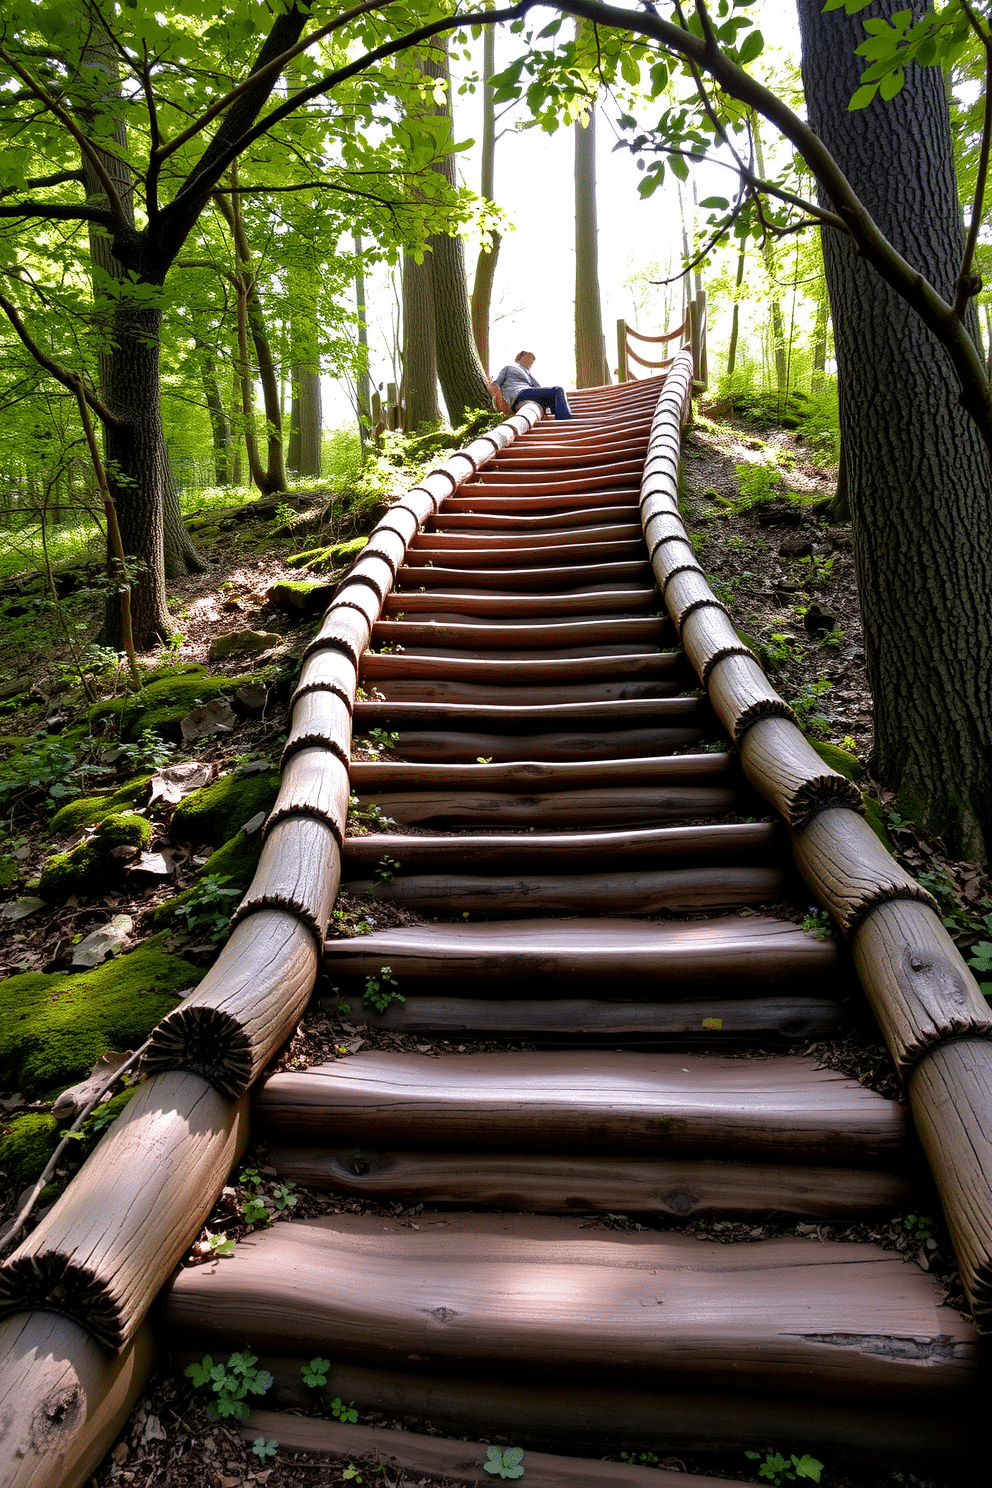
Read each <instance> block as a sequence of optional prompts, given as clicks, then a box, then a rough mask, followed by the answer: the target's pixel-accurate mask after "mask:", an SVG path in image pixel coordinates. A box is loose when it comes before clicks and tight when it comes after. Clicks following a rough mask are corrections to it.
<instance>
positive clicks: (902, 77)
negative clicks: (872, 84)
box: [878, 67, 906, 101]
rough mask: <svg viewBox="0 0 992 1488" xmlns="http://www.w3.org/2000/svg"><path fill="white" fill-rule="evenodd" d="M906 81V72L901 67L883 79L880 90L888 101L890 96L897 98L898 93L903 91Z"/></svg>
mask: <svg viewBox="0 0 992 1488" xmlns="http://www.w3.org/2000/svg"><path fill="white" fill-rule="evenodd" d="M905 81H906V74H905V73H904V72H903V70H902V68H901V67H900V68H899V69H898V70H897V71H896V72H890V73H889V74H888V76H887V77H884V78H883V79H882V81H881V83H880V84H879V88H878V91H879V93H881V95H882V97H883V98H884V99H885V100H886V101H888V100H889V99H890V98H895V96H896V94H897V93H898V92H900V91H901V89H902V85H903V83H904V82H905Z"/></svg>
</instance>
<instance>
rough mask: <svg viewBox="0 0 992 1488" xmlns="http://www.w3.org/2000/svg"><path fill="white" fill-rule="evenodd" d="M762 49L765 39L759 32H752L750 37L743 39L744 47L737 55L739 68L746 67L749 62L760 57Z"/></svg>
mask: <svg viewBox="0 0 992 1488" xmlns="http://www.w3.org/2000/svg"><path fill="white" fill-rule="evenodd" d="M764 49H765V38H764V37H763V36H762V34H761V32H760V31H752V32H751V34H750V36H746V37H745V38H744V45H743V46H742V47H741V49H740V52H739V53H738V59H739V61H740V64H741V66H742V67H746V66H747V65H748V63H749V62H753V61H754V59H755V58H756V57H760V55H761V53H762V52H763V51H764Z"/></svg>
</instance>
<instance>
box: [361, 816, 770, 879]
mask: <svg viewBox="0 0 992 1488" xmlns="http://www.w3.org/2000/svg"><path fill="white" fill-rule="evenodd" d="M387 853H388V855H389V857H390V858H391V859H392V860H393V862H398V863H399V864H400V867H401V869H402V871H403V872H405V873H418V872H438V871H445V870H447V871H448V872H453V871H471V872H474V873H485V872H490V873H505V872H507V871H508V870H510V869H528V868H531V869H539V868H543V869H545V870H549V871H552V872H557V873H562V872H567V871H569V870H573V869H574V870H575V871H581V869H583V868H594V867H595V868H603V869H607V868H614V869H616V868H619V867H621V866H623V865H633V864H640V865H642V866H646V867H651V868H654V867H655V866H656V865H657V864H658V862H659V860H661V861H663V862H664V863H665V864H666V866H674V865H690V864H700V863H705V864H707V865H711V866H724V865H727V864H739V863H747V864H750V863H761V864H769V863H770V864H773V865H776V866H779V865H781V864H782V863H783V861H788V862H791V859H790V858H789V857H788V848H787V846H786V845H785V842H784V838H783V834H782V828H781V826H780V824H779V823H777V822H740V823H728V824H727V825H725V826H724V825H721V826H705V827H651V828H646V829H640V830H635V829H628V830H626V831H622V832H608V831H606V832H533V833H526V834H523V833H521V834H516V835H511V834H506V835H499V834H496V833H493V834H491V835H489V834H487V835H478V836H468V835H466V836H460V837H420V836H418V837H405V836H403V835H402V834H401V833H399V832H397V833H387V832H375V833H369V835H368V836H366V837H347V838H345V842H344V846H343V847H342V850H341V864H342V871H343V873H344V874H345V876H346V877H350V878H354V877H356V876H358V877H367V876H369V875H370V874H371V872H372V870H373V869H374V868H376V867H377V866H378V864H379V863H380V862H381V861H382V858H383V856H384V855H385V854H387ZM363 870H364V871H363Z"/></svg>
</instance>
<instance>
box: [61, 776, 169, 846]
mask: <svg viewBox="0 0 992 1488" xmlns="http://www.w3.org/2000/svg"><path fill="white" fill-rule="evenodd" d="M151 779H152V777H151V776H150V775H136V776H135V777H134V779H133V780H128V781H127V782H126V783H125V784H124V785H122V786H121V787H120V789H119V790H115V791H112V792H111V793H110V794H109V795H106V796H77V797H76V799H75V800H74V801H69V802H67V803H66V805H65V806H60V807H59V809H58V811H56V813H55V815H54V816H53V817H52V820H51V828H52V831H53V832H56V833H58V834H59V835H61V836H64V837H68V836H69V835H70V833H72V832H78V831H79V828H80V827H95V826H96V825H97V824H98V823H99V822H102V821H103V819H104V817H107V816H113V815H115V814H116V813H119V812H121V811H124V810H126V809H127V808H128V807H129V806H137V804H138V802H139V801H140V800H141V799H142V797H143V796H145V795H147V793H148V787H149V785H150V784H151Z"/></svg>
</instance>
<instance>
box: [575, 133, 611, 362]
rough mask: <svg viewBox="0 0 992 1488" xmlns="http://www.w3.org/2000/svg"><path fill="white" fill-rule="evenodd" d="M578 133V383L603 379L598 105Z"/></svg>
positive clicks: (576, 202)
mask: <svg viewBox="0 0 992 1488" xmlns="http://www.w3.org/2000/svg"><path fill="white" fill-rule="evenodd" d="M572 129H573V133H574V135H575V385H576V387H580V388H582V387H599V385H600V384H601V382H602V381H603V312H602V308H601V305H600V298H599V228H598V224H597V219H596V107H595V104H593V105H591V106H590V109H589V116H588V119H587V120H586V122H585V124H583V123H582V121H581V120H580V121H579V122H578V123H576V124H574V125H573V126H572Z"/></svg>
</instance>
